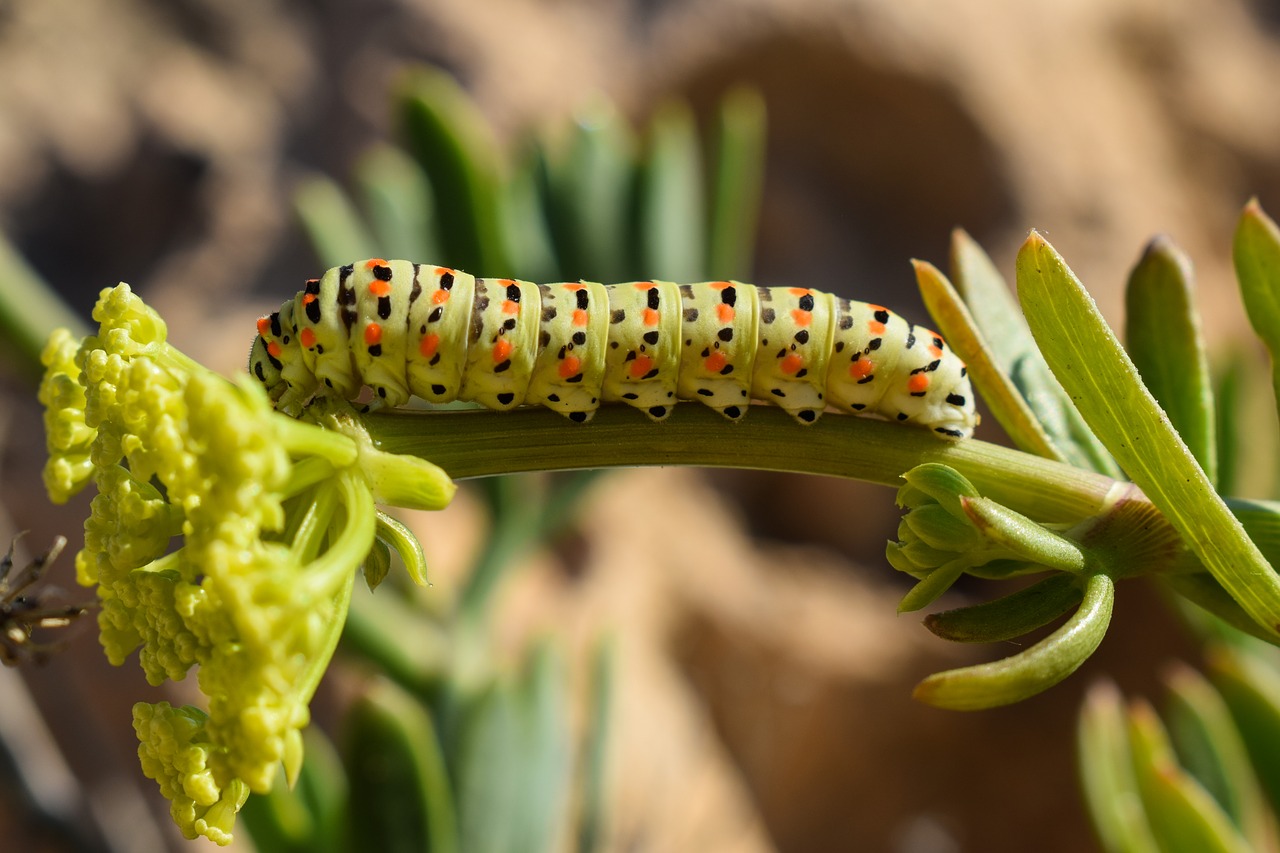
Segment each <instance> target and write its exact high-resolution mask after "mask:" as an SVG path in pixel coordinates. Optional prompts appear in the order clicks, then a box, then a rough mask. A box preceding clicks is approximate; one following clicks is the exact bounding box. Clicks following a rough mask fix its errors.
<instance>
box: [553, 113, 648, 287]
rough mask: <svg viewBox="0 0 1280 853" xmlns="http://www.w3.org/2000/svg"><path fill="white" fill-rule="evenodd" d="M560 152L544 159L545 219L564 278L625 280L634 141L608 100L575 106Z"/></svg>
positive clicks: (629, 252)
mask: <svg viewBox="0 0 1280 853" xmlns="http://www.w3.org/2000/svg"><path fill="white" fill-rule="evenodd" d="M567 142H568V144H567V145H566V146H565V148H564V150H563V153H562V154H561V156H557V157H553V158H550V159H548V160H547V161H546V171H545V172H544V173H543V176H542V177H543V180H544V182H545V184H544V187H543V191H544V195H545V197H546V200H547V208H548V220H549V222H550V225H551V234H552V238H553V240H554V242H555V246H556V251H557V255H558V256H559V258H560V271H561V274H562V275H563V276H565V277H566V278H568V279H588V280H591V281H625V280H626V279H627V278H629V277H630V271H631V270H632V269H633V265H634V259H633V247H632V245H631V243H630V242H629V240H630V235H632V234H633V233H634V231H635V229H634V228H633V227H632V222H631V217H632V214H633V206H632V199H633V195H634V191H635V178H636V171H635V140H634V139H633V135H632V132H631V128H630V127H629V126H628V125H627V123H626V121H625V120H623V118H622V117H621V116H620V115H619V114H618V111H617V110H616V109H615V108H614V107H613V105H612V104H610V103H609V102H608V101H605V100H603V99H598V100H596V101H595V102H593V103H591V104H589V105H587V106H586V107H584V108H583V109H582V110H580V111H579V112H578V113H577V115H576V117H575V121H574V124H573V127H572V128H571V129H570V133H569V139H568V141H567Z"/></svg>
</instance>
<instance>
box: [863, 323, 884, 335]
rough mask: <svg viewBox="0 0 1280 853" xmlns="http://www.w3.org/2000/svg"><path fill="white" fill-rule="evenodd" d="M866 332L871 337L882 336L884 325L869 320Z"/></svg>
mask: <svg viewBox="0 0 1280 853" xmlns="http://www.w3.org/2000/svg"><path fill="white" fill-rule="evenodd" d="M867 331H868V332H870V333H871V334H873V335H883V334H884V323H881V322H879V321H878V320H869V321H868V322H867Z"/></svg>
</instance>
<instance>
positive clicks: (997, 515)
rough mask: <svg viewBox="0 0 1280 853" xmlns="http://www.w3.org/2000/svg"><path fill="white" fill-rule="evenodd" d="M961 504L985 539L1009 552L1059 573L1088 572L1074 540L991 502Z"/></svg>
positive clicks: (963, 501)
mask: <svg viewBox="0 0 1280 853" xmlns="http://www.w3.org/2000/svg"><path fill="white" fill-rule="evenodd" d="M960 503H961V505H962V506H964V511H965V515H967V516H968V518H969V520H970V521H971V522H973V524H974V526H975V527H977V528H978V530H980V531H981V532H982V535H983V536H985V537H986V538H987V539H988V540H989V541H991V542H992V543H994V544H996V545H998V546H1000V547H1001V548H1004V549H1005V550H1006V551H1010V552H1012V553H1013V554H1015V555H1017V556H1018V557H1021V558H1022V559H1024V560H1028V561H1030V562H1032V563H1037V564H1039V565H1042V566H1048V567H1049V568H1051V569H1058V570H1059V571H1064V572H1081V571H1083V570H1084V566H1085V559H1084V553H1083V552H1082V551H1081V550H1080V546H1078V545H1077V544H1076V543H1075V542H1072V541H1071V540H1070V539H1067V538H1066V537H1063V536H1059V535H1058V534H1056V533H1054V532H1053V531H1052V530H1049V529H1047V528H1045V527H1044V526H1043V525H1040V524H1036V523H1035V522H1034V521H1032V520H1031V519H1029V518H1027V517H1026V516H1025V515H1022V514H1021V513H1018V512H1014V511H1013V510H1011V509H1009V508H1008V507H1006V506H1004V505H1002V504H999V503H997V502H995V501H993V500H991V499H990V498H961V499H960Z"/></svg>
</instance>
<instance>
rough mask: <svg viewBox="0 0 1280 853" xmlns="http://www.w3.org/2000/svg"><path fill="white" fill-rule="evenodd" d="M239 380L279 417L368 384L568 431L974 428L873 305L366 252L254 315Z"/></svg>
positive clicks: (955, 397)
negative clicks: (870, 419) (556, 424)
mask: <svg viewBox="0 0 1280 853" xmlns="http://www.w3.org/2000/svg"><path fill="white" fill-rule="evenodd" d="M249 370H250V372H251V373H252V374H253V375H254V376H256V377H257V379H258V381H260V382H261V383H262V384H263V385H264V386H265V387H266V389H267V391H268V394H269V395H270V396H271V398H272V400H273V401H274V402H275V405H276V408H277V409H279V410H281V411H284V412H286V413H289V414H293V415H297V414H298V413H299V412H301V410H302V408H303V407H304V406H305V405H306V403H307V402H308V401H309V400H310V399H311V397H312V396H314V395H315V394H317V393H324V394H335V395H340V396H342V397H344V398H346V399H355V398H356V397H357V396H358V395H359V394H360V391H361V389H362V387H364V386H368V387H369V388H370V389H372V391H373V393H374V394H375V395H376V396H377V398H379V399H381V400H382V401H384V402H383V404H384V405H388V406H400V405H403V404H404V403H405V402H407V401H408V399H409V397H410V396H411V395H416V396H418V397H421V398H422V399H424V400H427V401H429V402H433V403H446V402H451V401H454V400H465V401H472V402H476V403H479V404H480V405H482V406H485V407H487V408H490V409H497V410H507V409H513V408H516V407H517V406H522V405H541V406H546V407H547V408H549V409H552V410H554V411H556V412H559V413H561V414H563V415H565V416H566V417H568V418H569V419H570V420H572V421H576V422H579V423H584V422H586V421H589V420H590V419H591V416H592V415H593V414H594V413H595V411H596V409H597V408H599V406H600V405H601V404H602V403H612V402H622V403H626V404H628V405H630V406H633V407H635V408H637V409H641V410H643V411H644V412H645V413H647V414H648V416H649V417H650V418H652V419H653V420H655V421H661V420H663V419H664V418H666V417H667V416H668V415H669V414H670V413H671V410H672V407H673V406H674V405H675V404H676V402H677V401H679V400H697V401H699V402H701V403H703V404H705V405H707V406H710V407H711V408H712V409H715V410H716V411H717V412H719V413H720V414H722V415H724V416H725V417H727V418H729V419H730V420H738V419H739V418H741V417H743V416H744V415H745V414H746V412H747V410H748V408H749V404H750V402H751V401H752V400H759V401H763V402H766V403H771V404H773V405H775V406H778V407H780V408H782V409H784V410H785V411H787V412H788V413H789V414H791V415H792V416H793V417H794V418H795V419H796V420H797V421H799V422H800V423H803V424H810V423H813V422H814V421H816V420H817V419H818V418H819V417H820V416H821V414H822V413H823V411H824V410H825V409H827V408H828V407H833V408H835V409H838V410H841V411H844V412H849V413H853V414H864V415H867V414H869V415H878V416H880V417H883V418H886V419H889V420H895V421H903V422H905V423H908V424H912V425H916V426H920V427H924V428H927V429H930V430H933V431H934V432H936V433H939V434H941V435H944V436H948V437H952V438H967V437H969V436H971V435H972V434H973V429H974V426H975V425H976V424H977V422H978V416H977V414H976V413H975V412H974V405H973V392H972V389H971V388H970V385H969V379H968V377H967V375H966V370H965V366H964V364H963V362H961V361H960V359H959V358H958V357H957V356H956V354H955V353H954V352H953V351H952V350H951V349H950V348H949V347H948V346H947V345H946V343H945V342H944V341H943V340H942V338H941V337H940V336H939V335H938V334H936V333H934V332H931V331H929V330H928V329H925V328H922V327H920V326H914V327H913V326H911V325H910V324H909V323H907V321H906V320H904V319H902V318H901V317H899V316H898V315H896V314H894V313H893V312H891V311H889V310H888V309H886V308H883V307H881V306H879V305H872V304H869V303H865V302H854V301H850V300H845V299H841V298H838V297H836V296H833V295H831V294H829V293H823V292H820V291H817V290H813V289H810V288H807V287H756V286H754V285H750V284H741V283H739V282H735V281H714V282H703V283H700V284H684V285H678V284H674V283H672V282H666V281H641V282H630V283H627V284H613V285H603V284H597V283H595V282H586V281H583V282H572V283H560V284H533V283H531V282H527V281H518V280H514V279H493V278H475V277H473V276H471V275H468V274H467V273H464V272H461V271H459V270H454V269H449V268H447V267H439V266H432V265H429V264H416V263H411V262H409V261H387V260H383V259H381V258H374V259H371V260H366V261H361V262H359V263H355V264H348V265H347V266H343V267H335V268H333V269H331V270H329V271H328V272H326V273H325V274H324V275H323V276H321V277H320V278H318V279H311V280H310V281H308V282H307V283H306V286H305V287H304V288H303V290H302V291H301V292H299V293H298V294H297V296H296V297H294V298H293V299H291V300H289V301H287V302H285V303H284V304H283V305H281V306H280V310H279V311H277V312H276V313H274V314H271V315H270V316H267V317H263V318H262V319H260V320H259V321H258V336H257V338H256V339H255V340H254V343H253V348H252V350H251V352H250V354H249Z"/></svg>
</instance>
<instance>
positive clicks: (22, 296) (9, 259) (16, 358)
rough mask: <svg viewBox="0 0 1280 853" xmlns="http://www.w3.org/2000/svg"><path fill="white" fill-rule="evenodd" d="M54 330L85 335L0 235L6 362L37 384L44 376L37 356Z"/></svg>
mask: <svg viewBox="0 0 1280 853" xmlns="http://www.w3.org/2000/svg"><path fill="white" fill-rule="evenodd" d="M57 328H65V329H69V330H70V331H71V334H72V335H74V336H75V337H77V338H83V337H84V336H85V335H87V334H88V333H89V330H88V327H87V326H86V325H85V323H84V321H83V320H81V319H80V317H79V315H77V314H76V313H75V312H74V311H72V310H71V309H70V308H68V307H67V306H66V305H65V304H64V303H63V302H62V300H61V299H60V298H59V297H58V295H57V293H55V292H54V290H53V289H52V288H51V287H49V285H48V284H46V283H45V282H44V280H43V279H41V278H40V276H39V275H37V274H36V272H35V270H33V269H32V268H31V267H30V266H29V265H28V264H27V262H26V261H25V260H24V259H23V258H22V256H21V255H19V254H18V251H17V250H16V249H15V248H14V247H13V246H12V245H11V244H10V243H9V241H8V239H6V238H5V236H4V234H3V233H0V346H2V347H4V349H5V351H6V352H7V354H8V356H9V357H8V358H7V359H6V361H7V362H8V363H9V364H12V365H15V366H17V367H19V368H20V369H21V370H22V372H23V373H24V374H25V375H26V377H27V378H28V379H30V380H32V381H39V379H40V377H41V376H42V375H43V374H44V366H43V365H42V364H41V363H40V354H41V353H42V352H44V346H45V343H46V342H47V341H48V340H49V334H50V333H51V332H52V331H53V330H54V329H57Z"/></svg>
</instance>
